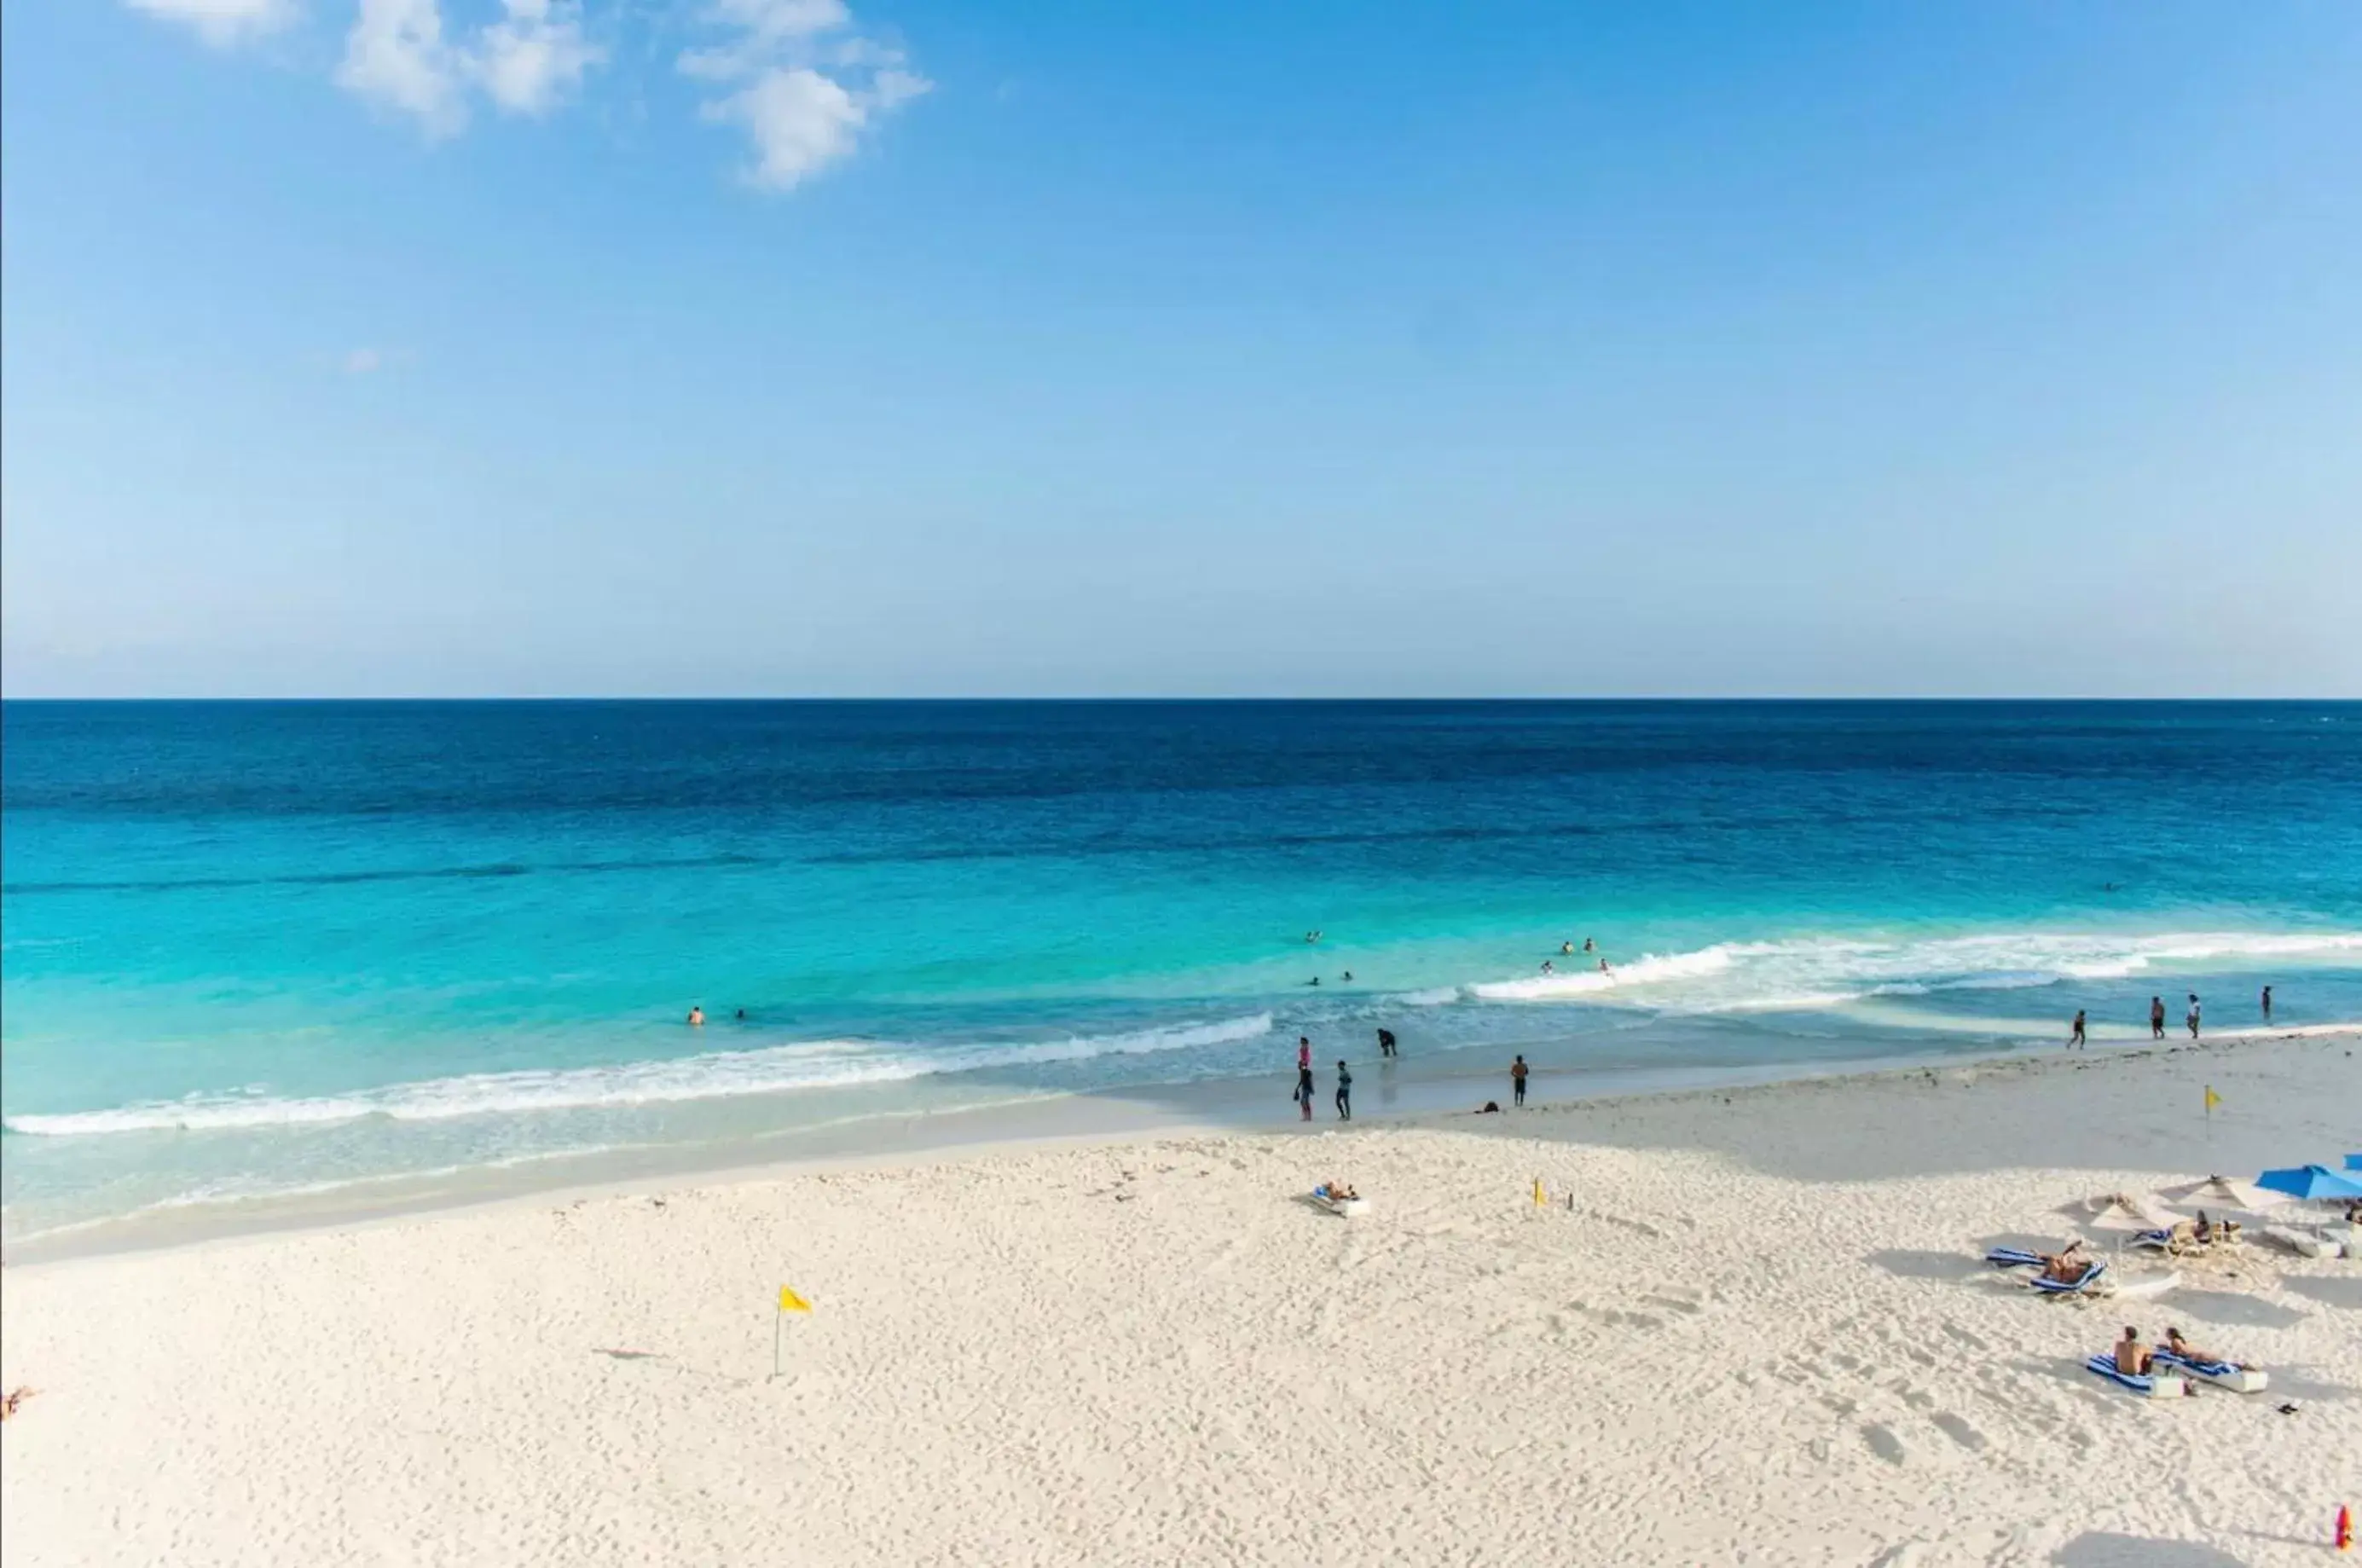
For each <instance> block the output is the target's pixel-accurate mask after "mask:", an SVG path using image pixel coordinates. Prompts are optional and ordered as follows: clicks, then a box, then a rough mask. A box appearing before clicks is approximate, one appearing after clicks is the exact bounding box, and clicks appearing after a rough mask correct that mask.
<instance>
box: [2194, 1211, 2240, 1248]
mask: <svg viewBox="0 0 2362 1568" xmlns="http://www.w3.org/2000/svg"><path fill="white" fill-rule="evenodd" d="M2195 1234H2196V1235H2197V1237H2198V1244H2199V1245H2200V1246H2202V1247H2211V1246H2213V1244H2214V1243H2215V1242H2230V1241H2235V1240H2237V1239H2238V1235H2239V1225H2238V1221H2236V1220H2223V1221H2222V1222H2221V1223H2219V1224H2218V1223H2216V1222H2215V1221H2213V1220H2209V1219H2207V1218H2206V1210H2204V1209H2200V1210H2199V1211H2198V1226H2197V1230H2196V1231H2195Z"/></svg>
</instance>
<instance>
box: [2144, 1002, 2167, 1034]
mask: <svg viewBox="0 0 2362 1568" xmlns="http://www.w3.org/2000/svg"><path fill="white" fill-rule="evenodd" d="M2148 1037H2149V1038H2150V1039H2151V1040H2162V1039H2164V1038H2165V999H2164V998H2163V997H2151V998H2149V999H2148Z"/></svg>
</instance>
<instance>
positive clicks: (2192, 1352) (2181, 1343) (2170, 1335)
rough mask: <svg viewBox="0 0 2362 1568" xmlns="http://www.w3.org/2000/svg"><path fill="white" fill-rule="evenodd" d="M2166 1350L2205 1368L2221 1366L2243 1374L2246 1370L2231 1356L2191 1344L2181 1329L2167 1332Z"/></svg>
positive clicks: (2244, 1366) (2243, 1365)
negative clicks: (2183, 1335)
mask: <svg viewBox="0 0 2362 1568" xmlns="http://www.w3.org/2000/svg"><path fill="white" fill-rule="evenodd" d="M2165 1348H2166V1349H2168V1350H2169V1351H2171V1352H2172V1353H2174V1354H2176V1355H2178V1356H2180V1358H2181V1359H2182V1360H2184V1361H2194V1362H2197V1363H2198V1364H2201V1365H2203V1366H2212V1365H2215V1364H2221V1365H2224V1366H2232V1367H2237V1368H2239V1370H2241V1371H2243V1372H2244V1371H2246V1365H2245V1364H2243V1363H2240V1362H2235V1361H2233V1360H2232V1359H2231V1358H2230V1357H2229V1356H2224V1355H2216V1354H2215V1353H2213V1351H2210V1350H2200V1349H2199V1348H2198V1347H2197V1346H2196V1345H2193V1344H2191V1342H2189V1341H2188V1340H2185V1339H2183V1338H2182V1337H2181V1331H2180V1329H2168V1330H2166V1331H2165Z"/></svg>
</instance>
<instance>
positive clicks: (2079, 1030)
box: [2067, 1007, 2092, 1051]
mask: <svg viewBox="0 0 2362 1568" xmlns="http://www.w3.org/2000/svg"><path fill="white" fill-rule="evenodd" d="M2067 1048H2068V1049H2069V1050H2070V1051H2088V1050H2090V1049H2091V1048H2092V1046H2091V1043H2090V1042H2089V1041H2087V1040H2085V1039H2084V1038H2083V1010H2082V1009H2081V1008H2080V1007H2079V1008H2077V1009H2076V1010H2075V1032H2074V1033H2072V1034H2070V1035H2069V1036H2068V1037H2067Z"/></svg>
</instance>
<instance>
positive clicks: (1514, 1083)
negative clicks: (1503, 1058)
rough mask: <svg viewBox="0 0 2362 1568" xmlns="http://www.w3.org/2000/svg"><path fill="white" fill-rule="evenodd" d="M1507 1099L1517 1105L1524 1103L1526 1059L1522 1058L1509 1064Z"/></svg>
mask: <svg viewBox="0 0 2362 1568" xmlns="http://www.w3.org/2000/svg"><path fill="white" fill-rule="evenodd" d="M1509 1099H1511V1100H1512V1101H1513V1102H1515V1103H1516V1104H1518V1105H1523V1104H1525V1103H1526V1059H1525V1058H1524V1057H1523V1056H1520V1057H1518V1059H1517V1060H1516V1061H1514V1062H1512V1063H1510V1064H1509Z"/></svg>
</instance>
